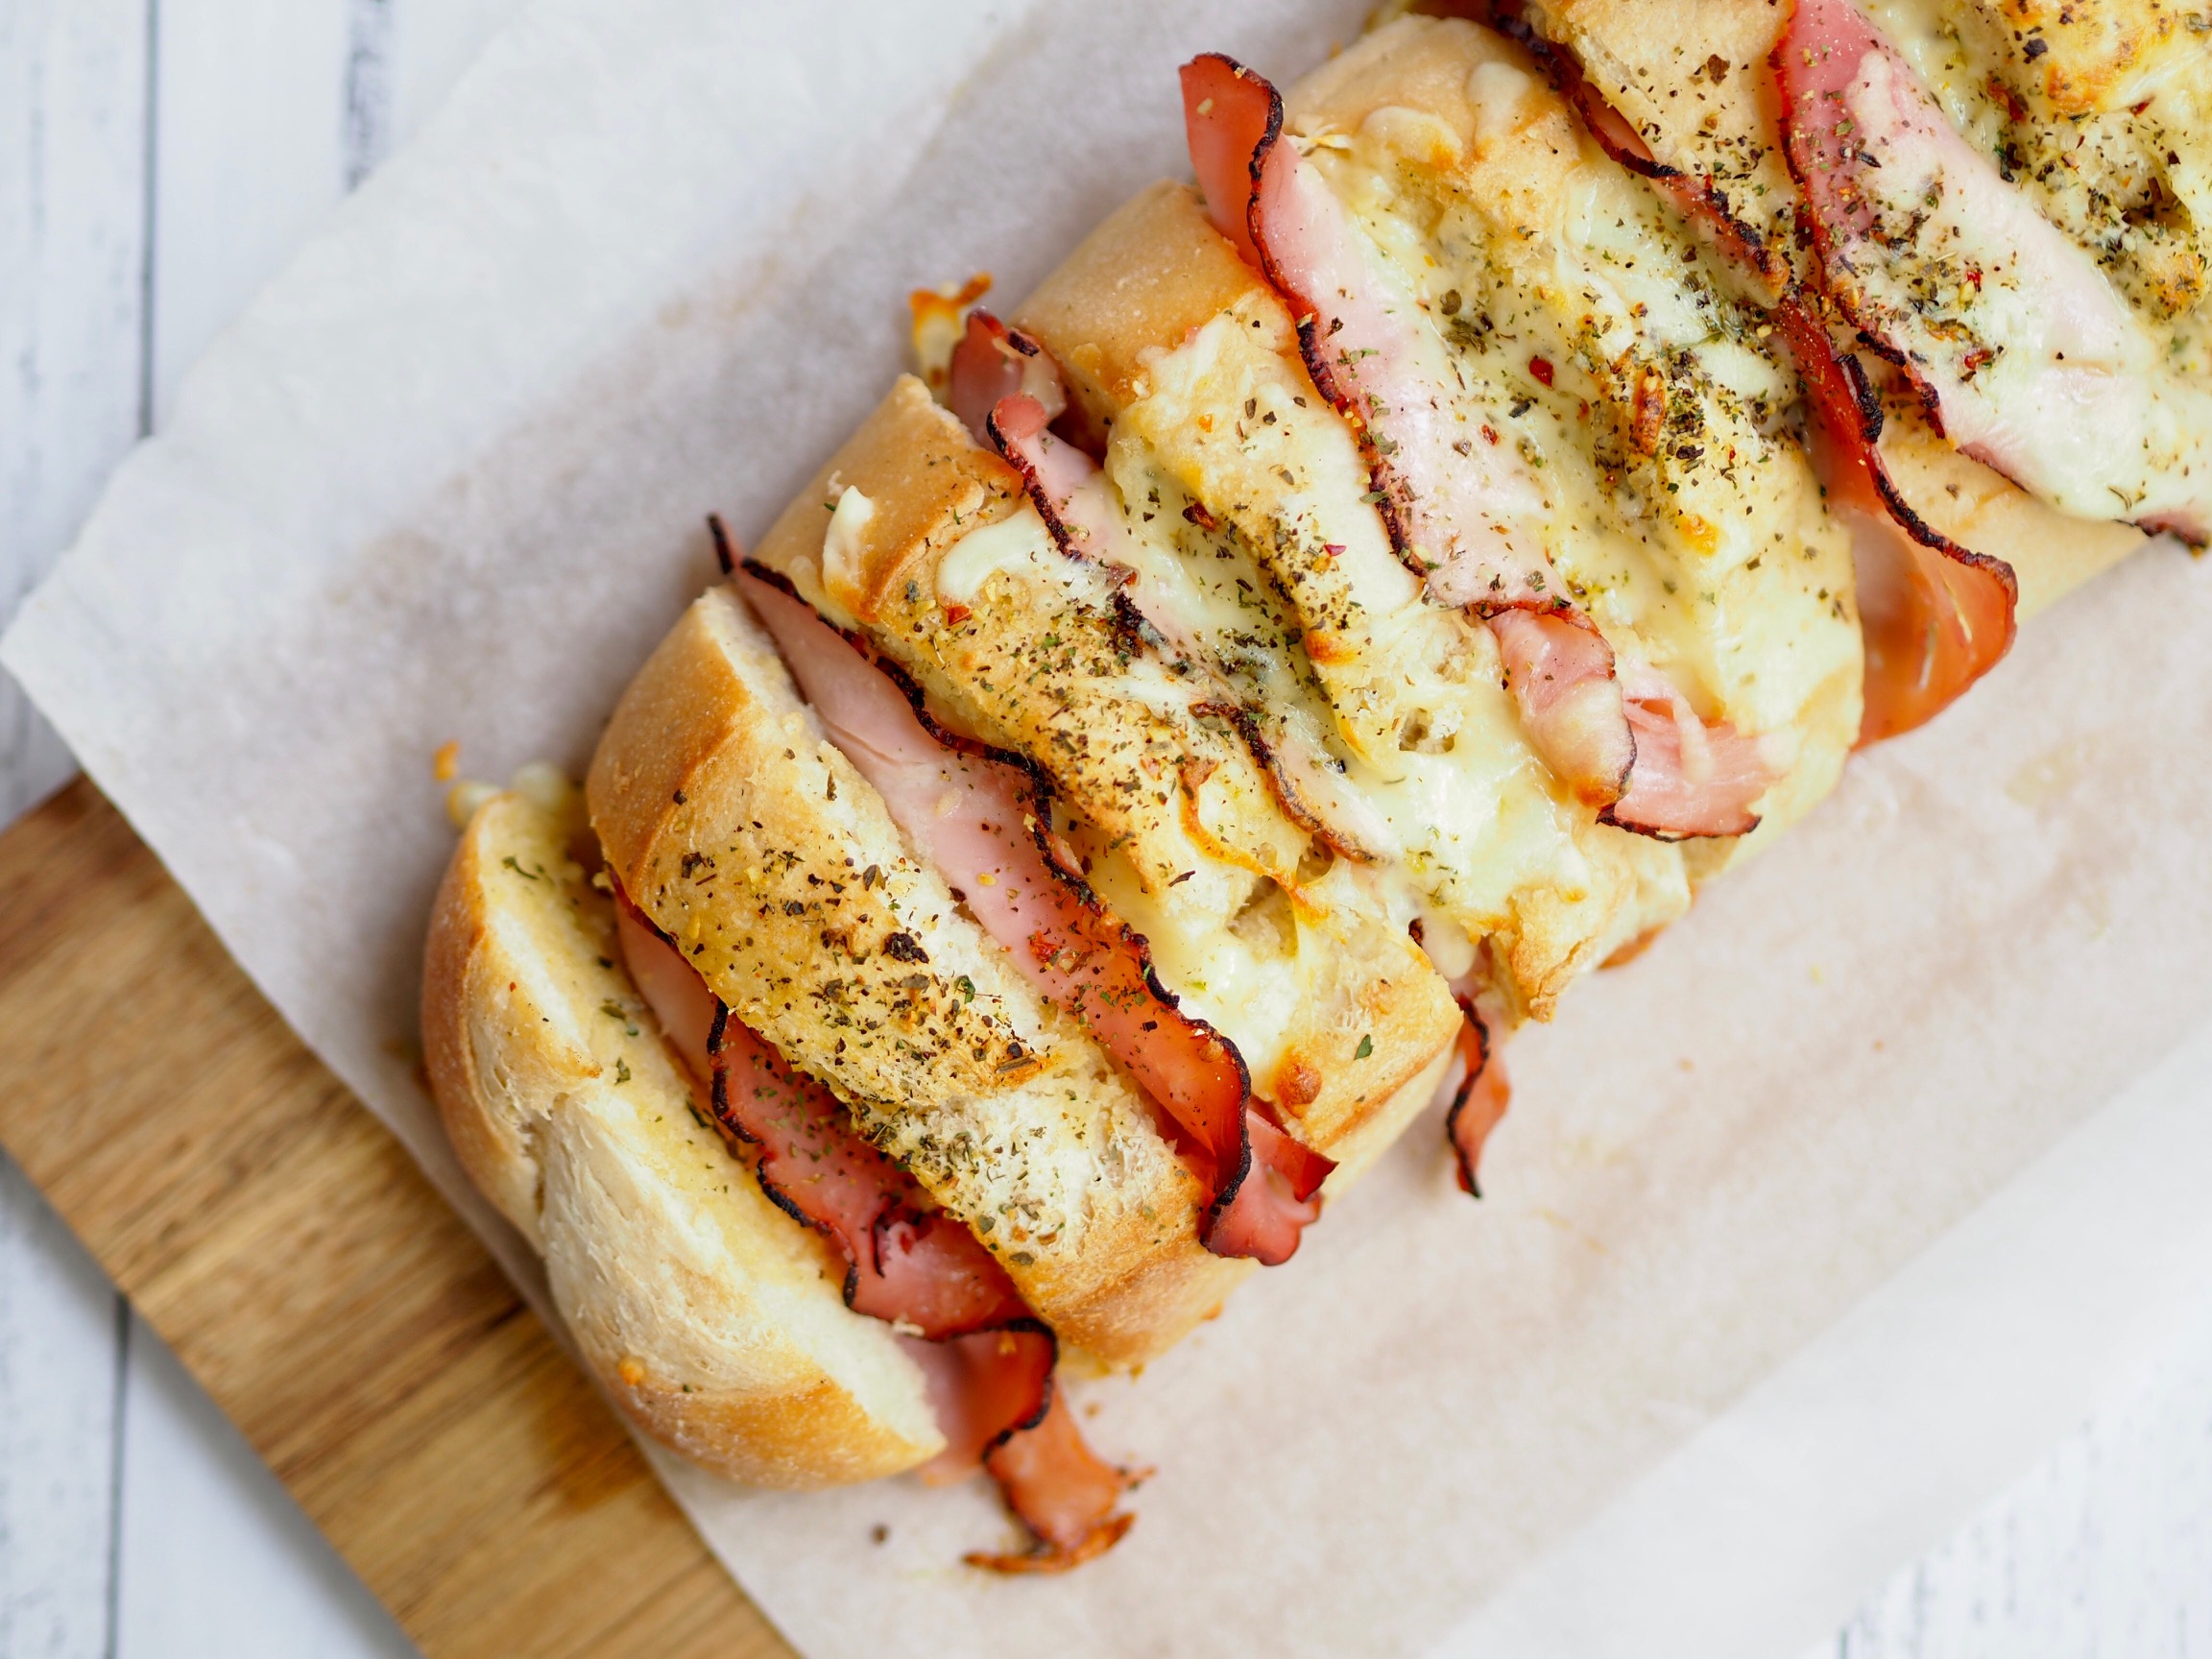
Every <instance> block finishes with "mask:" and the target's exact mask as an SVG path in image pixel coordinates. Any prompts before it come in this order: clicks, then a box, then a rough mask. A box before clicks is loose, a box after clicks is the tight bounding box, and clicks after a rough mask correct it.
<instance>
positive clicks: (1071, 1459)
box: [967, 1389, 1137, 1573]
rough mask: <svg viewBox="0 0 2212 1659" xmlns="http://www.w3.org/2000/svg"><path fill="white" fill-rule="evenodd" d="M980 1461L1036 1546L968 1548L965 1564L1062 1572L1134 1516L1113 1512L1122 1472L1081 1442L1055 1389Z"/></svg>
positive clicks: (1114, 1536)
mask: <svg viewBox="0 0 2212 1659" xmlns="http://www.w3.org/2000/svg"><path fill="white" fill-rule="evenodd" d="M983 1466H984V1468H986V1469H988V1470H989V1471H990V1472H991V1478H992V1479H994V1480H996V1481H998V1489H999V1490H1000V1491H1001V1492H1003V1493H1004V1494H1005V1495H1006V1504H1007V1507H1008V1508H1010V1509H1012V1510H1013V1511H1014V1513H1015V1514H1016V1515H1018V1516H1020V1517H1021V1519H1022V1523H1023V1524H1024V1525H1026V1526H1027V1527H1028V1528H1029V1530H1030V1531H1031V1532H1033V1533H1035V1534H1036V1535H1037V1538H1038V1541H1039V1544H1040V1548H1038V1549H1036V1550H1031V1551H1025V1552H1023V1553H1022V1554H1019V1555H991V1554H982V1553H977V1554H973V1555H970V1556H969V1557H968V1558H967V1559H968V1564H969V1565H970V1566H971V1567H981V1568H985V1569H987V1570H988V1571H990V1572H994V1573H1065V1572H1066V1571H1068V1569H1070V1567H1080V1566H1082V1565H1083V1563H1084V1562H1086V1561H1089V1560H1091V1559H1092V1558H1094V1556H1098V1555H1102V1554H1104V1553H1105V1552H1106V1551H1109V1550H1111V1549H1113V1548H1114V1546H1115V1545H1117V1544H1118V1543H1119V1542H1120V1541H1121V1535H1122V1534H1123V1533H1124V1532H1126V1531H1128V1530H1129V1527H1130V1526H1131V1525H1132V1524H1133V1523H1134V1522H1135V1521H1136V1519H1137V1518H1136V1517H1135V1516H1134V1515H1131V1514H1128V1513H1126V1512H1123V1513H1120V1514H1117V1513H1115V1505H1116V1504H1117V1503H1119V1502H1120V1501H1121V1494H1122V1493H1123V1492H1125V1491H1126V1490H1128V1487H1129V1481H1128V1479H1127V1478H1126V1477H1125V1476H1123V1475H1122V1473H1121V1472H1120V1471H1119V1470H1118V1469H1116V1468H1114V1467H1112V1466H1111V1465H1110V1464H1107V1463H1105V1462H1104V1461H1102V1460H1101V1459H1100V1458H1099V1456H1098V1455H1097V1454H1096V1453H1094V1452H1093V1451H1092V1450H1091V1448H1090V1447H1089V1446H1087V1445H1085V1444H1084V1443H1083V1431H1082V1430H1081V1429H1079V1428H1077V1427H1076V1423H1075V1414H1074V1412H1073V1411H1072V1410H1070V1408H1069V1406H1068V1402H1067V1400H1066V1398H1065V1397H1064V1396H1063V1395H1062V1394H1061V1393H1060V1391H1059V1390H1058V1389H1054V1390H1053V1391H1052V1393H1051V1397H1050V1398H1049V1399H1048V1400H1047V1401H1046V1406H1045V1415H1044V1416H1043V1417H1042V1418H1041V1419H1039V1421H1038V1422H1037V1423H1036V1424H1035V1425H1034V1426H1032V1427H1030V1428H1028V1429H1025V1430H1023V1431H1022V1432H1020V1433H1018V1434H1012V1435H1009V1436H1007V1437H1006V1438H1005V1439H1004V1440H1002V1441H1000V1442H999V1443H998V1445H996V1446H994V1447H993V1448H992V1449H991V1450H990V1451H989V1452H987V1453H985V1454H984V1456H983Z"/></svg>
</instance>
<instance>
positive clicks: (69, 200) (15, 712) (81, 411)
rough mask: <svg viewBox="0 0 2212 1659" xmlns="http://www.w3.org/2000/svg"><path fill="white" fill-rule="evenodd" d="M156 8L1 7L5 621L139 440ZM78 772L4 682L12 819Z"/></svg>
mask: <svg viewBox="0 0 2212 1659" xmlns="http://www.w3.org/2000/svg"><path fill="white" fill-rule="evenodd" d="M148 4H149V0H8V3H7V4H5V5H0V365H5V371H4V372H0V626H5V625H6V623H7V621H8V619H9V618H10V617H11V616H12V615H13V614H14V611H15V607H16V605H17V604H18V603H19V602H20V601H21V599H22V597H23V595H24V594H25V593H26V592H28V591H29V590H30V589H31V587H32V586H33V584H34V583H36V581H37V580H38V578H39V577H40V576H42V575H44V574H45V572H46V570H47V569H48V567H49V566H51V565H52V564H53V562H54V560H55V559H56V558H57V557H58V556H59V555H60V552H61V549H62V548H63V547H65V546H66V545H67V544H68V542H69V541H70V539H71V538H72V537H73V536H74V535H75V534H76V531H77V526H78V525H79V523H81V522H82V521H83V519H84V515H85V514H86V513H87V512H88V511H89V510H90V509H91V506H92V502H93V500H94V498H95V497H96V496H97V494H98V493H99V488H100V485H101V483H102V481H103V480H104V479H105V478H106V477H107V475H108V469H110V468H111V467H113V466H114V464H115V463H116V462H117V461H118V460H120V459H121V458H122V456H123V454H124V452H125V451H126V450H128V449H129V448H130V446H131V444H132V441H133V440H134V439H135V438H136V437H137V435H138V429H139V416H140V408H139V403H140V397H139V367H140V345H141V338H140V335H141V327H140V325H141V299H142V291H143V277H144V264H145V240H144V238H145V221H146V211H145V204H146V180H145V157H146V36H147V27H146V26H147V11H146V8H147V5H148ZM70 770H71V765H70V761H69V757H68V755H67V753H66V752H65V751H64V750H63V749H62V747H61V744H60V740H59V739H57V738H56V737H55V735H54V733H53V732H52V731H51V730H50V729H49V728H48V727H47V726H46V724H45V722H44V721H43V720H40V719H39V718H38V717H37V716H36V713H35V712H34V711H33V710H32V709H31V707H30V705H29V704H28V703H27V702H26V701H25V700H24V698H23V696H22V693H21V692H20V691H18V690H17V689H16V688H15V686H14V685H13V684H12V682H11V681H9V680H8V679H7V677H6V676H5V675H0V825H5V824H7V823H8V822H10V821H12V819H13V818H14V817H15V816H16V814H17V813H19V812H20V811H22V810H23V808H24V807H25V806H27V805H30V804H31V803H32V802H34V801H36V800H38V799H39V798H40V797H42V796H43V795H45V794H46V793H47V792H48V791H49V790H51V789H53V788H54V787H55V786H56V785H57V784H59V783H60V781H62V779H64V778H65V777H67V776H68V774H69V772H70Z"/></svg>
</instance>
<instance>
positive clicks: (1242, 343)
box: [1113, 314, 1590, 983]
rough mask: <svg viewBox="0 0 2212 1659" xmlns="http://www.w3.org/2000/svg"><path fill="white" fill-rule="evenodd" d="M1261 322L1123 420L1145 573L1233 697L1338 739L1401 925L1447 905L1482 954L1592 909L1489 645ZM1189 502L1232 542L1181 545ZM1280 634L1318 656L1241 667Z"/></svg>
mask: <svg viewBox="0 0 2212 1659" xmlns="http://www.w3.org/2000/svg"><path fill="white" fill-rule="evenodd" d="M1250 324H1251V319H1249V318H1243V317H1239V316H1238V315H1235V314H1224V315H1223V316H1220V317H1217V318H1215V319H1214V321H1212V322H1211V323H1209V324H1207V325H1205V326H1203V327H1201V328H1200V329H1198V330H1197V331H1196V333H1195V334H1194V335H1193V336H1192V337H1191V338H1190V340H1189V341H1188V342H1187V343H1186V344H1184V345H1183V346H1181V347H1179V348H1178V349H1175V350H1173V351H1168V352H1163V353H1160V354H1158V355H1157V356H1155V357H1154V358H1153V359H1152V361H1151V362H1150V364H1149V366H1148V370H1147V381H1146V394H1147V395H1146V396H1144V397H1141V398H1140V399H1139V400H1138V401H1136V402H1135V403H1133V404H1132V405H1131V406H1129V407H1128V408H1127V409H1125V410H1123V411H1122V413H1121V416H1120V418H1119V419H1118V421H1117V423H1116V441H1115V453H1114V457H1113V465H1114V468H1115V475H1116V479H1117V482H1118V485H1119V487H1120V489H1121V491H1122V493H1123V495H1124V498H1125V499H1126V500H1129V501H1132V502H1133V503H1140V504H1142V507H1143V509H1144V510H1145V511H1150V512H1152V513H1153V515H1154V517H1153V518H1152V519H1151V520H1150V522H1149V523H1146V524H1143V529H1144V530H1145V531H1146V532H1147V533H1148V535H1149V538H1150V539H1151V540H1152V541H1153V542H1154V544H1155V550H1154V552H1153V553H1152V554H1151V555H1150V556H1148V564H1147V568H1148V569H1149V568H1152V567H1153V566H1154V565H1158V566H1161V567H1163V577H1162V584H1161V586H1162V589H1163V590H1164V591H1167V592H1172V593H1175V594H1177V595H1179V596H1180V598H1179V602H1180V604H1181V605H1182V607H1183V611H1182V614H1183V615H1184V616H1185V618H1186V620H1187V622H1188V623H1189V624H1190V626H1191V627H1192V628H1193V629H1194V630H1195V631H1196V632H1197V633H1198V634H1200V635H1201V636H1204V637H1211V639H1212V640H1213V649H1212V651H1211V653H1210V654H1211V655H1212V656H1213V658H1214V661H1215V663H1216V665H1217V666H1219V667H1220V670H1221V672H1222V673H1223V675H1224V677H1225V678H1226V679H1228V680H1229V681H1230V682H1231V683H1232V684H1236V685H1240V686H1242V687H1244V688H1246V691H1247V694H1248V695H1249V694H1252V693H1253V692H1258V693H1259V694H1262V695H1263V696H1264V697H1266V698H1268V699H1271V700H1273V701H1275V702H1276V703H1277V704H1278V706H1281V707H1284V708H1286V709H1295V710H1302V711H1303V712H1304V713H1305V714H1306V715H1307V716H1309V717H1310V718H1311V720H1312V721H1313V723H1314V725H1315V726H1316V727H1319V728H1320V729H1321V730H1322V731H1324V732H1326V733H1327V735H1328V739H1329V749H1328V752H1329V754H1330V755H1331V757H1333V758H1334V759H1335V760H1336V761H1337V762H1338V763H1339V764H1341V765H1342V766H1343V767H1344V768H1345V771H1344V773H1343V783H1344V787H1345V789H1346V791H1347V793H1348V794H1350V795H1351V796H1353V797H1355V798H1356V799H1357V800H1358V804H1359V805H1360V808H1361V809H1362V812H1363V814H1364V817H1365V821H1366V822H1367V823H1368V824H1369V825H1370V828H1369V829H1368V835H1369V836H1370V837H1371V838H1373V839H1375V840H1381V841H1382V842H1383V850H1384V851H1386V853H1387V854H1388V855H1387V857H1386V860H1385V862H1384V863H1383V866H1382V867H1381V868H1380V869H1378V870H1375V871H1373V872H1371V873H1370V876H1369V879H1370V880H1371V881H1381V882H1383V884H1384V885H1385V886H1386V887H1387V888H1389V889H1391V892H1392V897H1391V902H1392V903H1393V904H1394V906H1395V907H1396V908H1397V909H1398V910H1400V911H1402V912H1403V915H1404V919H1406V920H1410V918H1411V917H1412V916H1414V915H1416V914H1419V913H1420V912H1421V910H1423V909H1425V908H1427V909H1433V910H1436V911H1438V912H1440V913H1442V914H1445V915H1448V916H1449V917H1451V918H1452V919H1454V921H1455V923H1456V925H1458V926H1460V927H1461V928H1462V930H1463V931H1465V932H1467V933H1471V934H1474V935H1477V936H1479V935H1483V934H1487V933H1490V932H1493V931H1496V930H1498V929H1499V928H1500V927H1502V926H1508V925H1509V924H1510V922H1511V919H1512V917H1513V915H1514V911H1515V906H1516V903H1517V902H1518V901H1519V900H1520V899H1521V898H1522V897H1523V896H1525V895H1526V894H1527V893H1529V892H1531V891H1534V890H1536V889H1539V888H1551V889H1555V890H1558V891H1561V892H1565V893H1570V894H1580V893H1582V892H1585V891H1586V890H1587V889H1588V887H1589V885H1590V873H1589V870H1588V868H1587V865H1586V861H1585V856H1584V854H1583V852H1582V850H1581V848H1580V847H1579V846H1578V845H1577V844H1576V839H1575V815H1576V809H1575V808H1573V807H1571V806H1569V805H1566V804H1565V803H1564V802H1563V800H1562V799H1561V798H1560V797H1559V796H1558V795H1557V793H1556V786H1555V785H1554V784H1553V782H1552V781H1551V775H1550V773H1549V772H1548V771H1547V770H1546V768H1545V767H1544V765H1543V763H1542V761H1541V760H1539V759H1538V758H1537V757H1536V756H1535V753H1534V751H1533V750H1531V749H1530V748H1529V746H1528V744H1527V738H1526V736H1525V735H1524V733H1523V732H1522V729H1521V724H1520V718H1519V715H1518V713H1517V711H1516V709H1515V707H1514V704H1513V702H1512V699H1511V697H1510V696H1509V695H1508V694H1507V693H1506V691H1505V689H1504V685H1503V671H1502V669H1501V667H1500V664H1499V661H1498V656H1497V649H1496V645H1495V642H1494V641H1493V640H1492V639H1491V637H1490V635H1489V632H1488V630H1487V629H1485V628H1483V627H1482V626H1480V625H1479V623H1475V622H1473V621H1471V620H1470V619H1469V618H1467V617H1465V616H1464V615H1462V614H1460V613H1455V612H1451V611H1445V610H1440V609H1438V608H1437V607H1435V606H1433V605H1431V604H1430V603H1428V601H1427V600H1426V599H1425V598H1424V597H1423V594H1422V589H1421V584H1420V583H1419V581H1418V580H1417V579H1416V578H1415V577H1413V576H1412V575H1411V573H1410V572H1408V571H1407V569H1406V567H1405V566H1404V565H1402V564H1400V563H1399V561H1398V559H1397V556H1396V554H1395V553H1394V552H1393V551H1392V549H1391V547H1390V544H1389V540H1388V537H1387V534H1386V533H1385V532H1384V530H1383V525H1382V520H1381V518H1380V517H1378V516H1377V514H1376V512H1375V509H1374V507H1373V505H1372V504H1371V502H1370V501H1369V500H1368V499H1367V489H1368V479H1367V473H1366V469H1365V466H1364V464H1363V462H1361V460H1360V458H1359V455H1358V449H1357V447H1356V446H1355V445H1354V444H1353V442H1352V440H1351V437H1350V434H1349V433H1348V431H1347V430H1346V428H1345V426H1344V424H1343V422H1342V421H1341V420H1339V419H1338V417H1337V416H1336V415H1335V413H1334V411H1333V410H1329V409H1327V408H1326V407H1325V406H1323V405H1321V404H1320V403H1319V401H1318V399H1316V398H1315V397H1313V395H1312V391H1311V388H1310V385H1309V384H1308V382H1307V381H1306V379H1305V377H1304V375H1303V374H1302V373H1299V372H1298V371H1297V370H1296V369H1294V368H1293V367H1292V366H1291V365H1290V364H1289V363H1288V362H1286V359H1285V357H1284V356H1283V354H1282V352H1283V349H1284V348H1285V342H1284V340H1283V339H1282V338H1280V337H1279V336H1272V335H1270V334H1269V333H1268V331H1267V330H1266V329H1265V328H1264V327H1262V328H1261V329H1254V328H1252V327H1251V326H1250ZM1154 497H1157V499H1158V505H1154V504H1153V498H1154ZM1190 499H1197V500H1202V501H1205V502H1210V503H1213V504H1214V510H1215V511H1216V512H1220V513H1223V514H1225V515H1226V516H1227V517H1228V519H1229V520H1230V522H1229V523H1227V524H1225V525H1224V527H1223V531H1222V533H1221V534H1220V535H1219V536H1217V537H1214V538H1205V537H1194V536H1191V535H1190V533H1189V532H1188V530H1187V528H1184V526H1185V522H1186V521H1185V520H1184V519H1183V517H1182V515H1181V512H1180V510H1179V509H1180V506H1181V505H1182V504H1183V503H1185V502H1186V501H1188V500H1190ZM1250 504H1259V505H1250ZM1239 507H1245V508H1246V510H1245V511H1243V512H1241V513H1240V512H1239V511H1238V508H1239ZM1166 509H1176V510H1175V511H1173V512H1172V513H1170V512H1168V511H1166ZM1137 517H1138V518H1139V520H1140V522H1142V512H1141V513H1139V514H1138V515H1137ZM1163 526H1174V527H1175V528H1174V529H1173V530H1172V531H1164V530H1163V528H1162V527H1163ZM1232 532H1234V534H1232ZM1332 549H1334V551H1332ZM1166 565H1180V566H1181V570H1180V573H1179V574H1178V575H1176V576H1175V577H1173V578H1172V579H1170V578H1169V577H1168V576H1167V575H1166V573H1165V569H1164V567H1165V566H1166ZM1262 618H1265V620H1262ZM1276 626H1281V627H1283V629H1284V632H1285V633H1286V634H1287V635H1291V636H1296V635H1298V634H1299V631H1301V630H1303V638H1304V643H1305V645H1306V647H1307V648H1308V649H1309V650H1310V649H1311V648H1313V647H1315V646H1316V645H1317V644H1318V645H1320V646H1321V647H1323V648H1324V649H1323V650H1322V654H1321V655H1320V656H1315V657H1309V658H1307V659H1306V660H1305V661H1299V660H1298V659H1297V658H1296V657H1294V656H1292V655H1291V654H1290V653H1289V652H1287V651H1286V652H1283V653H1282V654H1281V660H1280V661H1278V662H1277V663H1276V664H1274V665H1273V666H1272V667H1260V666H1248V667H1241V668H1240V667H1239V666H1238V663H1237V659H1238V656H1239V655H1240V654H1241V655H1244V656H1250V657H1259V656H1262V655H1264V651H1263V647H1264V643H1265V636H1266V632H1267V630H1268V629H1269V628H1271V627H1276ZM1309 675H1310V678H1309ZM1324 722H1325V723H1326V724H1325V725H1324ZM1377 821H1379V822H1380V824H1381V825H1382V826H1384V827H1386V829H1387V834H1386V836H1377V835H1375V831H1374V829H1373V828H1372V826H1373V824H1374V823H1376V822H1377ZM1170 982H1171V983H1172V981H1170Z"/></svg>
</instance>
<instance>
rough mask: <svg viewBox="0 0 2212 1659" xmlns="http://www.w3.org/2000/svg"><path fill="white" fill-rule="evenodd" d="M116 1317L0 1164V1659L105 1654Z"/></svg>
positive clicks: (75, 1255) (75, 1254) (55, 1229)
mask: <svg viewBox="0 0 2212 1659" xmlns="http://www.w3.org/2000/svg"><path fill="white" fill-rule="evenodd" d="M117 1311H118V1303H117V1299H116V1295H115V1292H114V1290H113V1289H112V1288H111V1287H110V1286H109V1285H108V1280H107V1278H106V1276H105V1275H104V1274H102V1273H101V1271H100V1268H99V1266H98V1264H97V1263H95V1262H93V1260H92V1258H91V1257H90V1256H88V1255H87V1254H86V1253H85V1252H84V1248H83V1247H82V1246H80V1245H79V1244H78V1242H77V1240H76V1239H75V1238H71V1237H70V1236H69V1232H68V1229H66V1228H65V1227H63V1226H62V1225H61V1223H60V1220H59V1219H58V1218H57V1217H56V1216H55V1214H54V1213H53V1211H51V1210H49V1209H48V1208H47V1207H46V1202H45V1200H44V1199H42V1198H40V1197H39V1196H38V1194H37V1192H36V1190H34V1189H33V1187H32V1186H31V1184H30V1182H29V1181H27V1180H26V1179H25V1178H24V1177H23V1175H22V1174H21V1172H20V1171H18V1170H17V1169H16V1167H15V1166H14V1165H13V1164H12V1163H10V1162H8V1161H7V1159H6V1158H5V1157H4V1156H0V1659H34V1656H36V1659H100V1655H102V1654H104V1653H105V1652H106V1651H107V1647H108V1571H109V1567H110V1561H111V1523H112V1519H113V1499H114V1464H113V1456H114V1446H115V1406H116V1381H117V1379H116V1331H117V1318H116V1315H117Z"/></svg>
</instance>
